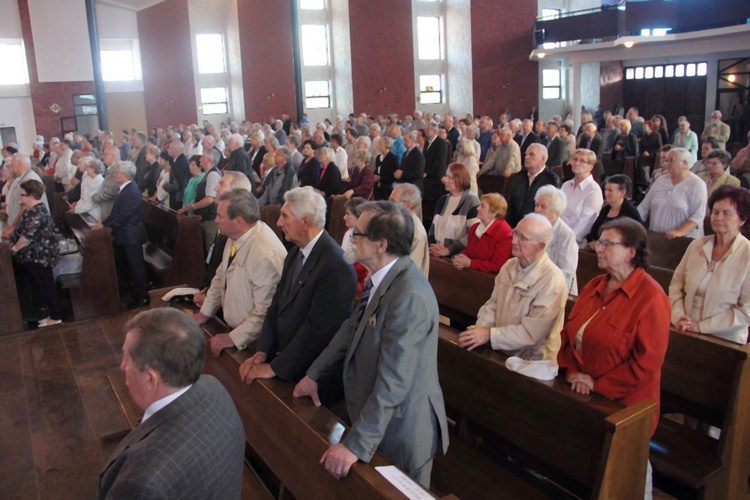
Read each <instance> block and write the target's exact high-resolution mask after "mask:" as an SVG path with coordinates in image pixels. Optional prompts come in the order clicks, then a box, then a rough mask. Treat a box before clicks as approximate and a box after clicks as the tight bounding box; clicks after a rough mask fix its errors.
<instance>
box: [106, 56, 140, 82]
mask: <svg viewBox="0 0 750 500" xmlns="http://www.w3.org/2000/svg"><path fill="white" fill-rule="evenodd" d="M99 55H100V57H101V61H102V79H103V80H104V81H105V82H130V81H133V80H135V67H134V65H133V51H132V50H102V51H101V52H100V53H99Z"/></svg>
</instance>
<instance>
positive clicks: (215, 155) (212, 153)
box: [203, 148, 221, 167]
mask: <svg viewBox="0 0 750 500" xmlns="http://www.w3.org/2000/svg"><path fill="white" fill-rule="evenodd" d="M203 154H204V155H208V156H209V157H210V158H211V167H215V166H216V165H218V164H219V160H220V159H221V153H219V151H218V150H217V149H215V148H210V149H204V150H203Z"/></svg>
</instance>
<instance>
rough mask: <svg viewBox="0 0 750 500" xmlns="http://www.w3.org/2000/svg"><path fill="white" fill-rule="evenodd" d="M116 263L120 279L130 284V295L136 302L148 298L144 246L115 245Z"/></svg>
mask: <svg viewBox="0 0 750 500" xmlns="http://www.w3.org/2000/svg"><path fill="white" fill-rule="evenodd" d="M114 250H115V261H116V263H117V270H118V273H119V274H120V277H121V278H122V279H124V280H126V281H128V282H130V295H131V297H132V298H133V300H135V301H139V300H142V299H146V298H148V279H147V278H146V263H145V262H143V246H142V245H118V244H115V245H114Z"/></svg>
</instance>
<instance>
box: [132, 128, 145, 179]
mask: <svg viewBox="0 0 750 500" xmlns="http://www.w3.org/2000/svg"><path fill="white" fill-rule="evenodd" d="M132 141H133V147H135V148H137V149H138V154H137V155H136V156H135V158H134V159H133V162H134V163H135V169H136V177H135V183H136V184H138V187H139V188H141V189H143V187H144V179H143V178H144V176H145V175H146V170H148V162H147V161H146V146H147V145H148V137H146V134H145V133H144V132H136V133H135V135H134V136H133V139H132Z"/></svg>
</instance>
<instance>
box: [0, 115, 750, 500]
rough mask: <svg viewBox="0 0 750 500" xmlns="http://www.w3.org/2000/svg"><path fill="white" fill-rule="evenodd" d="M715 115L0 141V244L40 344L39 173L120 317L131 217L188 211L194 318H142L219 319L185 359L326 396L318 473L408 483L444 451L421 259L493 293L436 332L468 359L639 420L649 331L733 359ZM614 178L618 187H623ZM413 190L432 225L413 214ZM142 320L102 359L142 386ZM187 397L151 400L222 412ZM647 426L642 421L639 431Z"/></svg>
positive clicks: (735, 220) (46, 288)
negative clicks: (705, 118) (95, 236)
mask: <svg viewBox="0 0 750 500" xmlns="http://www.w3.org/2000/svg"><path fill="white" fill-rule="evenodd" d="M683 118H684V117H683ZM721 118H722V117H721V113H720V112H719V111H715V112H714V113H713V114H712V115H711V118H710V121H709V122H708V123H707V124H706V126H705V129H704V130H703V132H702V133H701V134H700V136H699V135H698V134H696V133H695V132H693V131H692V130H691V124H690V123H688V122H687V120H685V119H681V120H680V121H679V122H678V123H679V124H678V128H677V129H676V130H674V131H673V134H672V135H670V131H669V130H668V129H667V120H666V119H665V118H664V117H663V116H659V115H657V116H654V117H653V118H651V119H649V120H645V119H644V118H643V117H641V116H639V113H638V110H637V109H635V108H631V109H630V110H628V112H627V114H626V115H625V116H624V117H623V116H619V115H618V114H614V113H611V112H603V111H602V110H601V109H600V110H599V111H597V113H595V114H594V113H583V115H582V118H581V124H580V125H579V128H578V129H577V133H576V127H575V124H574V123H573V122H572V120H570V119H565V120H563V119H562V117H560V116H554V117H551V119H550V120H548V121H546V122H545V121H544V120H539V119H538V116H534V114H533V113H532V114H530V115H529V117H528V118H526V119H523V120H519V119H512V117H511V116H510V115H509V113H503V114H502V115H501V116H500V117H499V121H498V123H494V121H493V120H492V119H491V118H490V117H489V116H478V117H474V116H471V115H468V116H466V117H464V118H459V117H454V116H450V115H448V114H446V115H445V116H442V117H441V116H437V115H433V114H431V113H427V112H425V113H421V112H419V111H416V112H415V113H414V114H413V116H407V117H404V118H403V119H401V118H400V117H398V116H397V115H387V116H377V117H373V116H367V115H366V114H362V115H353V114H352V115H350V116H349V117H348V119H345V118H343V117H337V118H335V119H334V120H333V121H331V120H325V121H323V122H321V123H318V124H311V123H310V122H309V121H307V120H306V119H303V120H302V121H301V122H299V123H294V122H293V121H292V120H291V119H290V117H289V116H288V115H282V116H281V118H280V119H275V118H274V119H271V120H269V121H268V123H252V122H248V121H243V122H241V123H238V122H234V121H232V122H228V123H221V124H220V125H219V126H218V127H216V126H215V125H214V124H212V123H209V122H207V121H206V122H204V123H203V124H202V125H201V126H199V125H197V124H193V125H188V126H186V125H182V124H181V125H179V126H169V127H166V128H159V129H154V130H151V131H150V133H149V134H146V133H144V132H141V131H136V130H128V131H123V134H122V136H121V137H120V140H119V144H118V143H116V141H115V137H114V134H112V133H111V132H108V131H100V132H99V133H97V134H96V136H95V137H86V136H82V135H80V134H67V135H66V136H65V137H64V138H63V139H62V140H59V139H57V138H52V139H50V141H49V142H48V143H45V141H44V139H43V138H41V137H39V138H38V143H37V144H35V146H34V151H33V153H32V154H31V155H27V154H25V153H23V152H20V151H19V150H18V147H17V146H16V145H14V144H6V145H4V146H3V157H4V163H3V167H2V168H3V171H2V175H3V180H4V185H3V188H2V193H3V196H4V201H3V209H4V213H5V218H6V223H5V226H4V228H3V237H4V238H6V239H8V240H9V243H10V245H11V252H12V254H13V259H14V264H15V265H16V267H18V272H20V273H23V276H28V277H29V279H30V281H31V282H32V283H33V284H34V290H35V293H36V294H37V296H39V297H40V298H41V299H42V302H44V306H45V307H46V310H47V311H48V314H47V315H46V316H45V317H44V319H42V320H40V321H39V326H40V327H46V326H49V325H54V324H59V323H60V322H61V320H62V319H63V314H62V311H61V310H60V304H59V299H58V298H57V297H56V293H55V283H54V277H53V268H54V266H55V264H56V263H57V262H58V260H59V249H58V239H59V238H58V235H57V229H56V227H55V225H54V223H53V221H52V217H51V214H50V212H49V208H48V205H47V200H46V196H45V192H46V190H45V185H44V184H43V182H42V178H43V177H44V176H52V177H53V178H54V179H55V182H56V186H57V190H58V191H59V192H64V193H65V198H66V201H67V202H68V204H69V212H70V213H71V214H88V216H89V217H91V218H92V219H93V220H94V221H95V223H94V224H93V225H92V229H96V228H99V227H108V228H111V230H112V234H113V246H114V248H115V258H116V260H117V264H118V270H119V271H120V274H121V276H123V277H126V281H127V289H128V292H129V299H128V305H129V306H130V307H133V308H138V307H141V306H144V305H146V304H147V303H148V302H149V296H148V290H149V288H150V286H151V283H150V281H151V280H150V276H149V271H148V269H147V266H146V263H145V262H144V258H143V249H142V245H143V244H144V243H146V242H147V240H148V235H147V233H146V230H145V226H144V221H143V215H142V212H141V204H142V203H143V202H144V199H148V200H150V202H154V203H159V204H161V205H163V206H164V207H168V208H169V209H172V210H174V211H175V212H176V213H177V214H180V216H199V217H200V225H201V228H202V232H203V242H202V243H203V250H204V256H205V257H206V269H205V278H204V280H203V283H202V285H201V287H200V290H199V291H198V292H197V293H196V294H195V295H194V297H193V301H194V303H195V305H196V306H197V307H198V311H197V312H196V313H195V314H193V315H192V317H191V320H192V323H190V322H187V323H185V322H184V318H177V317H166V316H165V317H164V318H162V319H163V320H164V321H167V320H168V321H171V322H174V323H175V324H178V325H180V326H179V328H181V329H183V330H184V331H187V332H193V333H191V335H193V336H195V333H194V331H193V330H192V329H191V327H192V324H193V323H197V324H203V323H205V322H207V321H209V319H210V318H218V319H220V320H221V321H222V322H223V323H225V324H226V325H227V332H226V333H223V334H218V335H215V336H213V337H212V338H211V340H210V341H209V343H208V345H206V346H205V348H206V349H209V350H210V351H211V352H212V354H213V355H214V356H219V355H220V354H221V353H222V351H224V350H225V349H232V348H236V349H239V350H245V349H248V348H250V349H252V351H253V352H254V354H253V355H252V357H250V358H249V359H248V360H247V361H245V362H244V364H242V366H241V368H240V373H239V376H240V377H241V379H242V380H243V381H244V382H246V383H248V384H251V383H253V381H254V380H257V379H268V378H274V377H277V378H279V379H282V380H287V381H292V382H294V383H296V387H295V390H294V394H295V396H296V397H310V398H312V400H313V401H314V402H315V404H317V405H320V404H324V405H326V406H329V405H335V404H337V402H341V401H343V402H344V404H345V407H346V412H347V415H348V417H349V423H350V424H351V429H350V430H349V431H348V432H347V434H346V435H345V437H344V439H343V440H342V441H341V442H340V443H338V444H334V445H331V446H330V448H329V449H328V450H327V451H326V452H325V454H324V455H323V456H322V457H321V463H323V465H324V466H325V468H326V470H327V471H329V472H330V473H331V474H332V475H334V476H335V477H337V478H340V477H343V476H346V475H347V473H348V472H349V470H350V468H351V466H352V465H353V464H354V463H356V462H357V461H364V462H369V461H370V460H371V458H372V457H373V455H374V453H375V452H376V450H380V451H381V452H382V453H384V454H385V456H386V457H388V458H389V459H390V460H392V461H393V462H394V463H395V464H396V465H398V466H399V467H400V468H401V469H402V470H403V471H404V472H406V473H407V474H408V475H409V476H411V477H412V478H414V479H415V480H416V481H418V482H419V483H421V484H422V485H424V486H426V487H428V486H429V481H430V473H431V468H432V458H433V456H434V455H435V453H436V452H437V451H438V450H439V449H442V450H443V451H445V449H446V448H447V446H448V434H447V418H446V414H445V405H444V403H443V396H442V392H441V389H440V384H439V381H438V375H437V343H438V333H437V332H438V324H439V312H438V304H437V301H436V298H435V294H434V293H433V291H432V289H431V287H430V284H429V282H428V278H429V275H430V273H432V272H435V270H434V269H432V270H431V269H430V258H433V259H437V258H439V259H445V260H446V261H449V262H450V264H451V265H452V266H453V267H454V268H455V269H457V270H459V271H461V272H466V273H467V274H468V272H469V270H471V271H474V272H479V273H487V274H491V275H493V276H494V287H493V291H492V295H491V296H489V297H486V302H485V303H484V305H483V306H482V307H481V309H480V310H479V312H478V314H477V317H476V321H475V323H474V324H472V325H468V326H467V327H466V328H462V331H461V333H460V335H459V336H458V339H459V343H460V345H461V346H462V347H465V348H466V349H469V350H473V349H475V348H477V347H479V346H482V345H484V344H488V346H489V347H490V348H491V349H494V350H497V351H500V352H502V353H504V354H507V355H510V356H518V357H520V358H523V359H525V360H529V361H541V360H544V361H551V362H554V363H557V364H558V365H559V367H560V369H561V371H562V373H564V377H565V380H567V382H568V383H569V384H570V387H571V389H572V390H573V391H576V392H579V393H582V394H588V393H591V392H594V393H598V394H600V395H603V396H605V397H607V398H610V399H614V400H616V401H619V402H621V403H623V404H626V405H629V404H633V403H636V402H638V401H640V400H642V399H644V398H649V399H651V400H652V401H655V402H657V403H658V402H659V398H660V391H659V388H660V374H661V366H662V364H663V362H664V358H665V354H666V351H667V346H668V340H669V331H670V328H675V329H678V330H681V331H687V332H694V333H699V334H706V335H712V336H716V337H720V338H723V339H725V340H729V341H731V342H734V343H737V344H745V343H746V342H747V337H748V326H750V242H749V241H748V239H747V238H746V237H745V235H743V230H744V229H745V226H746V223H747V221H748V218H750V191H749V190H748V188H749V187H750V185H749V184H748V183H749V182H750V145H747V146H745V147H744V148H742V149H740V150H739V151H738V152H737V154H736V155H734V156H732V155H731V154H730V153H729V152H728V151H727V149H726V148H727V142H728V140H729V134H730V132H729V126H728V125H726V124H724V123H723V122H722V121H721ZM735 139H736V138H735ZM748 139H750V135H749V136H748ZM699 152H700V159H699V158H698V154H699ZM605 155H606V157H607V162H606V168H605V164H604V162H603V161H602V160H603V157H604V156H605ZM628 161H632V162H633V170H632V177H631V176H629V175H626V174H625V173H624V170H623V168H624V165H625V164H626V162H628ZM484 176H489V177H494V178H497V179H500V178H502V179H504V182H505V183H507V189H506V190H505V194H506V195H507V198H506V197H505V196H503V193H496V192H481V191H480V186H482V185H483V184H482V177H484ZM597 179H599V181H597ZM435 186H439V187H441V191H440V192H441V194H440V195H439V196H438V197H437V198H436V199H434V200H430V201H432V202H434V213H430V214H427V213H423V211H424V208H425V207H426V206H427V204H426V203H425V202H426V201H427V196H429V195H430V193H431V191H430V188H431V187H432V188H434V187H435ZM337 200H338V201H343V203H344V214H345V215H344V222H345V226H346V228H347V230H346V232H345V233H344V234H343V239H342V241H341V243H338V242H337V241H336V240H335V239H334V237H333V235H331V234H329V231H328V230H327V228H329V226H330V224H331V220H330V217H331V214H332V211H331V206H332V204H333V203H334V201H337ZM271 205H278V206H279V207H280V216H279V218H278V220H275V221H270V222H269V221H263V220H261V208H262V207H265V206H271ZM428 216H429V218H428ZM423 221H428V224H427V225H425V224H424V223H423ZM271 224H274V225H275V226H278V228H280V230H281V232H282V233H283V237H284V238H283V239H284V241H281V240H280V239H279V238H278V237H277V236H276V234H275V233H274V228H273V227H270V226H271ZM648 231H651V232H653V233H663V234H664V236H665V238H667V239H668V240H674V239H676V238H689V239H692V240H693V241H692V242H691V243H690V244H689V246H688V247H687V250H686V252H685V254H684V256H683V257H682V260H681V262H680V264H679V266H677V268H676V269H675V270H674V274H673V279H672V282H671V285H670V287H669V292H668V293H665V291H664V290H663V289H662V286H661V285H659V284H658V283H657V282H656V281H655V280H654V279H653V278H652V277H651V276H650V275H649V274H648V273H647V272H646V269H647V268H648V267H649V255H648V250H647V243H648V241H647V239H648ZM582 251H583V252H586V251H588V252H590V251H593V252H595V254H596V261H597V264H598V267H599V269H600V270H601V275H600V276H598V277H596V278H594V279H593V280H591V281H590V282H588V283H586V284H584V285H582V286H579V284H578V282H577V271H578V266H579V252H582ZM467 279H468V278H467ZM569 301H575V303H574V304H573V306H572V309H571V310H570V313H569V314H567V315H566V304H568V302H569ZM170 314H171V313H170ZM157 320H158V317H156V316H155V317H154V318H148V317H144V318H141V319H140V320H138V319H137V320H134V322H133V323H131V324H130V325H129V326H128V328H127V330H128V339H129V340H126V348H125V349H124V351H125V352H126V356H125V359H126V360H127V361H126V360H124V361H123V363H124V364H128V366H127V369H128V370H130V371H131V372H133V373H135V372H138V371H139V370H140V371H142V370H144V369H145V368H144V365H143V363H139V362H138V361H137V359H136V358H137V357H138V356H140V357H143V356H144V354H143V353H142V352H138V353H136V351H135V350H134V349H135V345H136V343H138V342H143V339H145V338H146V337H147V335H146V334H147V333H150V330H149V329H150V328H153V325H152V323H153V322H154V321H157ZM149 321H150V322H151V323H149ZM181 321H182V323H180V322H181ZM163 335H164V336H165V338H166V337H169V335H170V334H169V332H166V331H165V333H163ZM192 349H193V351H194V350H195V349H198V350H200V349H203V346H202V345H199V346H198V347H195V346H194V347H193V348H192ZM193 351H191V353H192V354H191V356H194V357H195V358H196V359H198V358H199V357H200V352H198V353H194V352H193ZM136 354H137V355H136ZM131 358H132V359H131ZM131 365H132V366H131ZM152 368H153V367H152ZM193 372H195V370H194V369H193ZM162 375H163V374H161V375H160V377H161V376H162ZM132 376H136V375H132ZM178 379H179V378H178ZM187 380H188V381H187V382H183V383H177V385H175V382H174V380H166V382H167V385H168V386H170V387H171V388H172V389H174V390H170V391H168V392H169V393H170V394H172V396H171V398H172V399H171V400H170V401H169V402H168V403H171V402H172V401H173V400H174V398H178V396H179V398H178V400H180V399H181V398H182V394H186V393H185V391H188V393H191V394H193V396H194V397H195V398H197V397H198V396H200V398H214V399H216V398H218V400H219V402H220V403H221V404H222V405H224V404H227V402H226V401H225V399H226V398H225V397H224V395H222V394H219V395H218V396H217V389H216V388H215V387H214V384H215V381H213V380H211V379H206V378H205V377H199V375H198V373H191V374H190V375H189V377H188V379H187ZM170 384H171V385H170ZM186 387H189V388H190V389H189V390H188V389H186ZM131 390H132V388H131ZM180 390H182V391H183V392H179V391H180ZM191 391H192V392H191ZM177 393H179V394H178V396H174V394H177ZM157 395H160V396H161V397H165V393H158V392H154V393H153V396H154V397H152V398H150V399H149V398H144V399H143V400H142V403H143V404H142V406H143V409H144V410H146V412H147V414H148V412H149V409H151V410H152V411H156V414H158V413H161V412H163V411H165V410H162V409H159V408H162V407H163V405H162V406H159V405H157V407H156V409H154V407H153V406H152V405H156V404H157V403H158V401H161V398H160V397H156V396H157ZM199 400H200V399H199ZM197 406H198V407H199V406H200V405H199V404H198V405H197ZM204 413H205V411H204ZM151 418H156V417H151ZM205 418H216V416H215V415H208V416H206V417H205ZM227 418H228V419H229V420H230V421H231V425H232V426H234V427H233V429H234V433H235V434H237V432H236V422H235V421H234V420H233V417H231V418H230V417H227ZM144 420H145V419H144ZM657 421H658V412H657V413H655V414H654V422H653V427H652V432H653V431H654V430H655V429H656V423H657ZM134 432H135V431H134ZM138 432H141V431H138ZM224 437H226V436H223V437H222V439H223V438H224ZM140 439H143V440H144V441H143V442H146V440H147V439H148V438H147V437H145V436H143V437H141V438H140ZM239 439H241V437H240V438H239ZM143 453H144V451H143V450H142V449H139V448H138V447H134V449H133V450H130V451H129V450H123V449H119V450H116V455H117V456H116V458H114V459H113V460H111V461H110V463H109V464H108V466H107V470H106V471H105V473H103V476H102V482H101V483H100V488H101V492H102V496H106V494H107V491H113V492H114V491H120V492H127V493H128V494H131V495H135V494H136V493H135V491H136V490H134V489H133V488H136V487H135V486H133V483H132V482H131V483H125V481H126V480H128V481H133V475H136V474H141V475H148V474H149V467H146V466H140V467H135V466H134V465H133V464H135V463H136V462H135V461H136V460H145V458H143V457H141V456H140V455H139V454H143ZM232 453H234V454H235V455H237V454H238V453H239V452H238V451H237V450H234V449H233V450H232ZM128 454H131V455H132V456H131V457H130V458H128ZM232 470H233V469H232ZM175 474H176V473H175ZM227 474H228V475H229V476H231V477H230V478H229V479H227V480H228V481H233V482H236V481H237V480H238V476H237V475H236V474H234V475H232V474H230V473H229V472H227ZM118 475H119V477H118ZM182 477H184V475H182ZM224 487H226V485H225V486H224ZM182 491H187V490H182Z"/></svg>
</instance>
